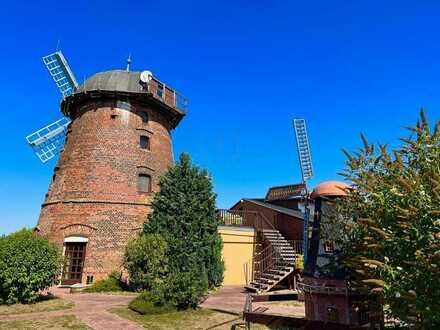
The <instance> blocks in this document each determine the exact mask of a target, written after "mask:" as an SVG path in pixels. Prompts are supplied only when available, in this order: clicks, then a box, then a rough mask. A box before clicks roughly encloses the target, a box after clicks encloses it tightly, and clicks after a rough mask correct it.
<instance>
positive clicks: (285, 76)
mask: <svg viewBox="0 0 440 330" xmlns="http://www.w3.org/2000/svg"><path fill="white" fill-rule="evenodd" d="M439 14H440V3H438V2H436V1H423V2H422V1H313V2H311V1H309V2H304V1H255V0H254V1H242V0H238V1H181V2H173V1H170V0H169V1H130V2H128V1H59V2H58V1H44V2H39V3H37V1H27V2H24V1H18V2H12V1H9V2H6V3H4V4H2V10H1V13H0V30H1V31H2V33H1V35H0V66H1V72H2V74H1V75H0V94H1V97H0V108H1V109H2V113H3V117H2V120H1V122H0V125H1V127H2V139H1V140H0V150H1V154H0V157H1V162H0V203H1V210H2V212H1V216H0V234H2V233H8V232H11V231H13V230H16V229H19V228H21V227H23V226H27V227H31V226H34V225H35V224H36V221H37V219H38V214H39V211H40V205H41V203H42V201H43V199H44V194H45V192H46V190H47V188H48V184H49V181H50V177H51V175H52V169H53V167H54V165H55V164H54V162H51V163H49V164H46V165H43V164H41V163H40V162H39V161H38V159H37V158H36V156H35V155H34V154H33V153H32V151H31V150H30V148H29V147H28V146H27V145H26V144H25V140H24V138H25V136H26V135H27V134H29V133H30V132H33V131H34V130H36V129H38V128H40V127H42V126H44V125H46V124H48V123H50V122H52V121H55V120H56V119H58V118H59V117H60V116H61V115H60V113H59V108H58V106H59V101H60V96H59V93H58V91H57V89H56V88H55V86H54V84H53V82H52V81H51V78H50V76H49V75H48V74H47V72H46V71H45V70H44V67H43V65H42V62H41V56H43V55H46V54H48V53H50V52H52V51H54V50H55V48H56V45H57V40H60V41H61V49H62V50H63V52H64V54H65V55H66V57H67V58H68V60H69V62H70V65H71V67H72V69H73V71H74V72H75V74H76V76H77V79H78V80H79V81H80V82H82V81H83V80H84V77H88V76H90V75H92V74H94V73H96V72H99V71H105V70H110V69H121V68H124V67H125V59H126V57H127V54H128V53H129V52H130V53H131V54H132V59H133V64H132V69H133V70H145V69H148V70H150V71H152V72H153V73H154V74H155V75H156V76H157V77H158V78H159V79H161V80H163V81H165V82H166V83H169V84H170V85H172V86H174V87H175V88H176V89H178V90H180V91H181V92H182V93H183V94H185V95H186V96H187V97H188V99H189V110H188V114H187V117H186V118H185V119H184V120H183V121H182V123H181V125H180V126H179V127H178V128H177V129H176V130H175V131H174V132H173V141H174V153H175V156H176V157H177V155H178V154H179V153H180V152H182V151H186V152H189V153H190V154H191V155H192V156H193V159H194V162H195V163H197V164H199V165H200V166H203V167H206V168H208V169H209V171H210V172H211V173H212V175H213V177H214V183H215V190H216V192H217V193H218V205H219V206H220V207H228V206H230V205H232V204H233V203H235V202H236V201H237V200H238V199H240V198H241V197H259V196H263V195H264V194H265V192H266V190H267V188H268V187H269V186H273V185H282V184H288V183H294V182H298V181H299V180H300V177H301V175H300V171H299V167H298V162H297V157H296V150H295V145H294V135H293V129H292V118H294V117H302V118H305V119H306V120H307V124H308V130H309V134H310V141H311V148H312V157H313V162H314V167H315V173H316V174H315V177H314V178H313V180H311V182H310V184H311V185H312V186H313V185H315V184H316V183H318V182H320V181H323V180H328V179H337V178H338V176H337V172H338V171H340V170H341V169H342V168H343V166H344V156H343V154H342V152H341V148H342V147H345V148H347V149H349V150H352V149H354V148H357V147H359V146H360V141H359V133H360V132H365V134H366V135H367V136H368V137H369V139H370V141H372V142H375V141H380V142H388V143H391V144H395V143H397V138H398V137H399V136H400V135H402V133H403V132H404V131H403V129H402V127H403V126H405V125H411V124H413V123H414V122H415V120H416V119H417V115H418V110H419V108H420V107H422V106H423V107H426V109H427V112H428V116H429V118H431V121H434V120H436V119H438V118H439V117H440V116H439V115H440V93H439V91H440V79H439V72H440V61H439V58H440V42H439V38H438V36H439V32H440V29H439V21H438V17H439Z"/></svg>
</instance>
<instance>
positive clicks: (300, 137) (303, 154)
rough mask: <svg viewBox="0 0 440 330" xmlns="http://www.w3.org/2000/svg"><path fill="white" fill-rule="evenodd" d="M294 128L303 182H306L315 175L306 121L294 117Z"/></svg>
mask: <svg viewBox="0 0 440 330" xmlns="http://www.w3.org/2000/svg"><path fill="white" fill-rule="evenodd" d="M293 128H294V129H295V137H296V146H297V149H298V158H299V164H300V167H301V174H302V178H303V182H306V181H307V180H308V179H310V178H311V177H312V176H313V165H312V155H311V153H310V146H309V138H308V136H307V128H306V121H305V120H304V119H294V120H293Z"/></svg>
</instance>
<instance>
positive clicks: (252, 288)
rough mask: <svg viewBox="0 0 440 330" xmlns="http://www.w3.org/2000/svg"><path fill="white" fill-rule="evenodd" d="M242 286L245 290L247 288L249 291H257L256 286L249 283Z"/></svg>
mask: <svg viewBox="0 0 440 330" xmlns="http://www.w3.org/2000/svg"><path fill="white" fill-rule="evenodd" d="M244 288H245V289H246V290H249V291H252V292H257V291H258V288H256V287H254V286H252V285H250V284H249V285H245V286H244Z"/></svg>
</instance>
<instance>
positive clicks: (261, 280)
mask: <svg viewBox="0 0 440 330" xmlns="http://www.w3.org/2000/svg"><path fill="white" fill-rule="evenodd" d="M256 281H257V282H258V283H261V284H272V283H275V282H276V281H274V280H272V279H270V278H267V277H259V278H257V279H256Z"/></svg>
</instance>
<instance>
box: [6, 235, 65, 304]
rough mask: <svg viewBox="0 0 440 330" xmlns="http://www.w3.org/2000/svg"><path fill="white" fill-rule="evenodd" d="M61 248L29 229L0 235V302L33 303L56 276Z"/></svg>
mask: <svg viewBox="0 0 440 330" xmlns="http://www.w3.org/2000/svg"><path fill="white" fill-rule="evenodd" d="M61 265H62V258H61V251H60V249H59V248H58V247H57V246H56V245H55V244H54V243H51V242H49V241H48V240H47V239H45V238H43V237H41V236H37V235H35V234H34V233H33V231H32V230H29V229H23V230H20V231H18V232H15V233H13V234H10V235H8V236H3V237H1V238H0V304H14V303H18V302H20V303H32V302H35V301H36V299H37V298H38V293H39V292H40V291H41V290H44V289H47V288H49V287H50V286H52V285H53V284H55V281H56V280H57V278H58V276H59V275H60V271H61Z"/></svg>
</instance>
